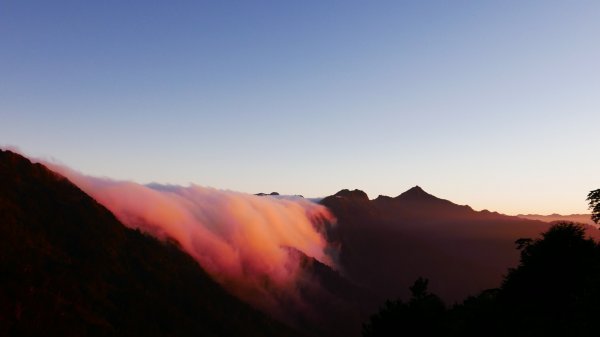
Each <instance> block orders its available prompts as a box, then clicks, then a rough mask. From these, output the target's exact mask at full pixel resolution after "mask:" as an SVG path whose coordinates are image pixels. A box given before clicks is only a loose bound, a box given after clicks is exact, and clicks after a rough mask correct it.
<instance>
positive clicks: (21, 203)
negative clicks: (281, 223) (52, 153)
mask: <svg viewBox="0 0 600 337" xmlns="http://www.w3.org/2000/svg"><path fill="white" fill-rule="evenodd" d="M0 270H2V273H0V335H62V336H102V335H117V336H167V335H169V336H236V335H237V336H240V335H244V336H292V335H295V334H294V333H291V332H290V331H289V330H288V329H287V328H286V327H284V326H282V325H281V324H279V323H276V322H274V321H272V320H271V319H269V318H267V317H265V316H264V315H263V314H261V313H259V312H257V311H256V310H254V309H252V308H250V307H249V306H248V305H246V304H244V303H241V302H240V301H239V300H237V299H236V298H234V297H233V296H231V295H229V294H228V293H226V292H225V291H224V290H223V289H222V288H221V287H220V286H219V285H217V284H216V283H215V282H213V281H212V280H211V279H210V278H209V277H208V275H207V274H206V273H205V272H204V271H203V270H202V269H201V268H200V267H199V265H198V264H197V263H196V262H195V261H194V260H193V259H192V258H190V257H189V256H188V255H186V254H184V253H182V252H181V251H180V250H179V249H178V248H177V247H176V246H175V245H174V244H169V243H161V242H158V241H157V240H155V239H153V238H151V237H148V236H146V235H143V234H141V233H140V232H139V231H135V230H130V229H127V228H125V227H124V226H123V225H122V224H121V223H119V222H118V221H117V220H116V218H115V217H114V216H113V215H112V214H111V213H110V212H108V211H107V210H106V209H105V208H104V207H103V206H101V205H99V204H98V203H97V202H95V201H94V200H93V199H91V198H90V197H89V196H87V195H86V194H84V193H83V192H82V191H81V190H79V189H78V188H77V187H75V186H74V185H73V184H71V183H70V182H69V181H68V180H66V179H65V178H63V177H61V176H59V175H57V174H55V173H53V172H51V171H49V170H47V169H46V168H45V167H43V166H42V165H40V164H32V163H31V162H30V161H29V160H27V159H25V158H23V157H21V156H19V155H17V154H14V153H12V152H9V151H0Z"/></svg>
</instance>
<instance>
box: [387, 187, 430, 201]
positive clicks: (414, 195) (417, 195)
mask: <svg viewBox="0 0 600 337" xmlns="http://www.w3.org/2000/svg"><path fill="white" fill-rule="evenodd" d="M396 199H438V198H437V197H436V196H434V195H431V194H429V193H427V192H425V190H423V189H422V188H421V187H420V186H419V185H417V186H415V187H413V188H411V189H409V190H408V191H406V192H404V193H401V194H400V195H398V196H397V197H396Z"/></svg>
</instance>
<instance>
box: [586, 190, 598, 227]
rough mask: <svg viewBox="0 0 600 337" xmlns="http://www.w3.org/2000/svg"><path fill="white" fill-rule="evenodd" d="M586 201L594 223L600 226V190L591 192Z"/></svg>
mask: <svg viewBox="0 0 600 337" xmlns="http://www.w3.org/2000/svg"><path fill="white" fill-rule="evenodd" d="M586 200H587V201H588V203H589V205H590V207H589V208H590V209H591V210H592V221H594V222H595V223H597V224H600V189H597V190H593V191H591V192H590V193H589V194H588V196H587V199H586Z"/></svg>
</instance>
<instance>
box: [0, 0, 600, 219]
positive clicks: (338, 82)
mask: <svg viewBox="0 0 600 337" xmlns="http://www.w3.org/2000/svg"><path fill="white" fill-rule="evenodd" d="M598 130H600V2H599V1H584V0H581V1H579V0H573V1H389V2H387V1H373V2H371V1H164V2H157V1H139V2H136V1H98V2H94V3H92V2H90V1H10V0H8V1H3V2H1V3H0V144H2V145H15V146H18V147H20V148H21V150H22V151H23V152H24V153H25V154H28V155H32V156H52V157H55V158H57V159H58V160H60V161H62V162H63V163H65V164H67V165H69V166H71V167H73V168H75V169H78V170H80V171H82V172H84V173H88V174H92V175H100V176H108V177H112V178H117V179H132V180H135V181H137V182H142V183H147V182H151V181H156V182H162V183H178V184H187V183H188V182H194V183H197V184H200V185H205V186H213V187H217V188H224V189H233V190H239V191H245V192H252V193H254V192H270V191H279V192H281V193H289V194H303V195H305V196H323V195H329V194H332V193H335V192H336V191H337V190H339V189H341V188H360V189H363V190H365V191H366V192H367V193H368V194H369V195H370V196H371V197H376V196H377V195H378V194H386V195H391V196H395V195H397V194H399V193H400V192H402V191H404V190H406V189H408V188H410V187H412V186H414V185H417V184H418V185H420V186H422V187H423V188H425V189H426V190H428V191H429V192H431V193H433V194H435V195H438V196H440V197H444V198H447V199H450V200H453V201H455V202H458V203H461V204H470V205H471V206H473V207H474V208H476V209H483V208H488V209H492V210H498V211H502V212H506V213H519V212H537V213H548V212H554V211H556V212H561V213H571V212H584V211H586V204H585V196H586V194H587V192H588V191H590V190H591V189H595V188H600V170H599V169H600V151H599V146H598V145H599V144H600V141H599V139H598V136H599V135H600V132H599V131H598Z"/></svg>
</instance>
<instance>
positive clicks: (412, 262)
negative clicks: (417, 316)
mask: <svg viewBox="0 0 600 337" xmlns="http://www.w3.org/2000/svg"><path fill="white" fill-rule="evenodd" d="M321 203H322V204H323V205H325V206H327V207H328V208H329V209H330V210H331V211H332V213H333V214H334V215H335V216H336V217H337V219H338V223H337V225H335V226H332V227H331V228H329V230H328V238H329V240H330V241H332V242H333V243H334V244H336V245H339V247H341V248H340V264H341V266H342V268H343V271H344V275H345V276H346V277H349V278H350V279H351V280H353V281H354V282H356V283H357V284H360V285H361V286H363V287H366V288H369V289H371V290H372V291H373V292H375V293H376V294H377V295H379V296H381V297H384V298H392V299H393V298H397V297H398V296H400V297H403V298H407V297H408V295H409V294H408V290H407V289H408V288H409V286H410V285H411V284H412V282H414V280H415V279H417V278H418V277H425V278H428V279H429V280H431V284H430V288H431V290H432V292H434V293H437V294H440V295H441V297H442V298H443V299H444V300H446V301H448V302H450V303H452V302H454V301H458V300H462V299H464V298H465V297H466V296H468V295H471V294H476V293H478V292H480V291H482V290H484V289H488V288H494V287H498V286H499V284H500V282H501V280H502V276H503V275H504V274H505V273H506V270H507V269H508V268H509V267H511V266H514V265H516V263H517V262H518V258H519V254H518V251H516V250H515V249H514V247H515V244H514V242H515V240H517V239H519V238H522V237H536V236H537V235H538V234H539V233H541V232H543V231H545V230H547V229H548V228H549V226H550V225H549V224H547V223H543V222H540V221H533V220H527V219H522V218H518V217H513V216H507V215H503V214H499V213H496V212H489V211H480V212H478V211H475V210H473V209H472V208H471V207H469V206H462V205H457V204H454V203H452V202H450V201H448V200H444V199H440V198H437V197H435V196H433V195H431V194H429V193H427V192H425V191H424V190H423V189H422V188H420V187H418V186H416V187H413V188H411V189H410V190H408V191H406V192H404V193H402V194H400V195H399V196H397V197H395V198H392V197H387V196H379V197H378V198H376V199H374V200H369V199H368V198H367V197H366V194H365V193H364V192H362V191H358V190H355V191H351V192H350V191H349V190H342V191H340V192H338V193H336V194H335V195H333V196H329V197H326V198H324V199H323V200H322V201H321ZM589 232H590V234H593V235H597V232H598V231H589Z"/></svg>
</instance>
